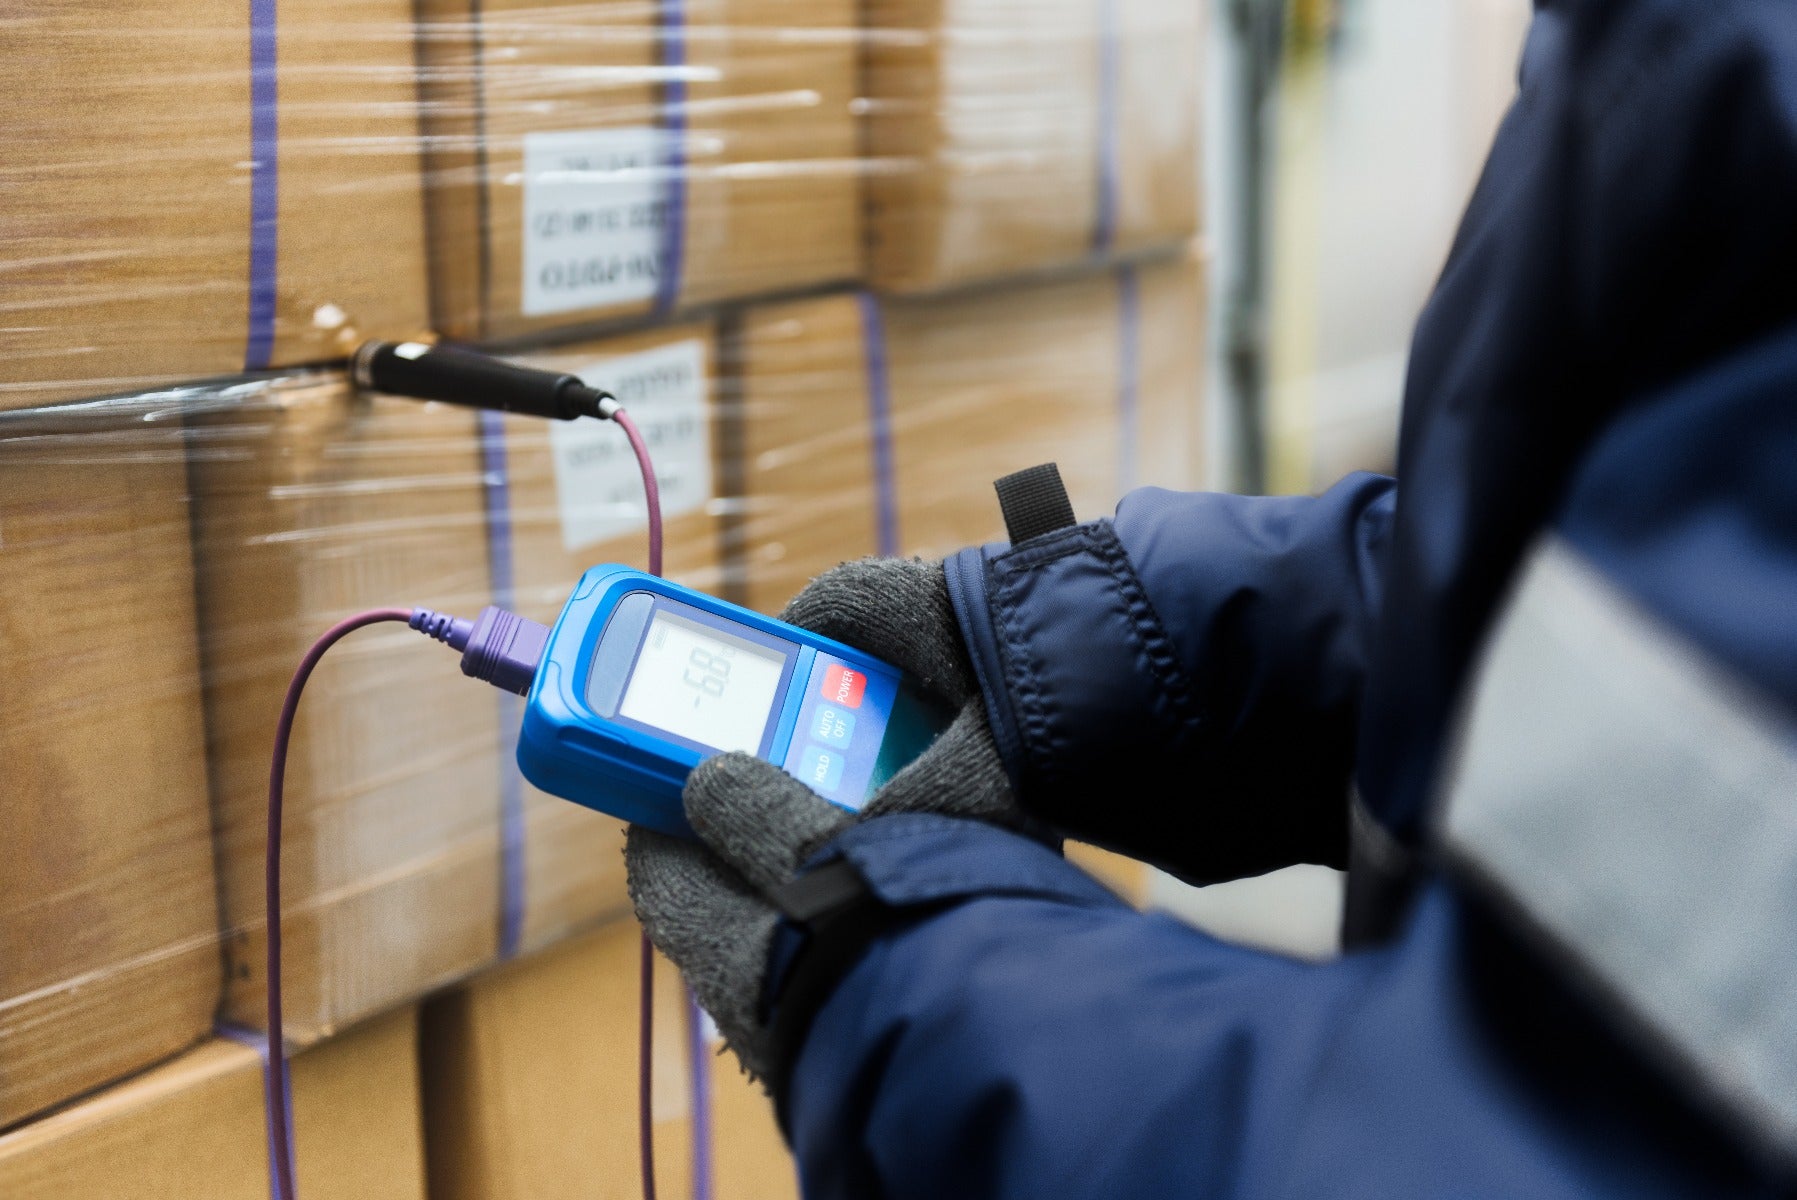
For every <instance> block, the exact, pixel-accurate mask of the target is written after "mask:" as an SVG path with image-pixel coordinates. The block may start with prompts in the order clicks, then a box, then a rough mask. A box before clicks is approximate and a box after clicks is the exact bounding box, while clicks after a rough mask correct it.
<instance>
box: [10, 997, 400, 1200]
mask: <svg viewBox="0 0 1797 1200" xmlns="http://www.w3.org/2000/svg"><path fill="white" fill-rule="evenodd" d="M416 1038H417V1018H416V1014H415V1013H414V1012H413V1011H412V1010H410V1009H408V1010H405V1011H403V1012H400V1013H396V1014H394V1015H391V1016H388V1017H384V1018H382V1019H381V1020H379V1021H376V1022H373V1023H372V1024H370V1025H367V1026H365V1027H363V1028H360V1029H357V1030H355V1031H354V1032H352V1033H349V1034H347V1035H346V1036H344V1037H343V1038H341V1039H340V1040H337V1041H333V1042H329V1043H327V1044H325V1045H323V1046H319V1047H317V1048H315V1049H312V1050H308V1051H307V1052H305V1053H304V1054H301V1055H298V1056H297V1057H295V1058H294V1059H293V1060H292V1064H291V1066H292V1075H291V1078H292V1084H293V1124H294V1138H295V1174H296V1176H297V1179H298V1182H299V1187H300V1189H301V1191H300V1194H301V1195H303V1196H305V1197H307V1200H364V1198H365V1197H370V1196H379V1197H381V1198H382V1200H424V1195H425V1189H424V1147H423V1139H422V1128H421V1122H420V1119H419V1108H418V1065H417V1057H416V1053H415V1048H416ZM263 1095H264V1093H263V1074H262V1062H261V1060H260V1059H259V1058H258V1057H257V1054H256V1051H254V1050H253V1049H251V1048H249V1047H248V1046H244V1045H240V1044H238V1043H236V1042H232V1041H225V1040H214V1041H210V1042H208V1043H206V1044H205V1045H204V1046H201V1047H200V1048H199V1049H196V1050H193V1051H190V1052H189V1053H187V1054H184V1055H182V1056H181V1057H179V1058H177V1059H175V1060H174V1061H173V1062H170V1063H167V1064H165V1065H163V1066H160V1067H157V1068H156V1069H154V1070H152V1071H149V1072H147V1073H146V1074H143V1075H140V1076H138V1077H137V1078H135V1079H133V1080H131V1081H130V1082H128V1083H123V1084H120V1085H119V1086H117V1087H114V1088H111V1089H109V1090H107V1091H105V1092H102V1093H100V1094H99V1095H97V1096H94V1097H93V1098H91V1099H89V1100H84V1101H82V1102H81V1103H80V1104H77V1105H75V1106H73V1107H71V1108H67V1109H64V1110H63V1111H61V1112H58V1113H55V1114H53V1115H51V1116H48V1117H45V1118H43V1119H42V1120H40V1121H37V1122H35V1123H33V1124H30V1125H26V1126H24V1127H22V1128H20V1129H17V1130H14V1131H13V1132H11V1133H8V1134H4V1135H0V1195H4V1196H6V1197H7V1200H91V1198H92V1197H98V1196H104V1197H106V1198H107V1200H167V1198H169V1197H176V1196H180V1197H206V1200H268V1195H269V1187H270V1183H269V1166H268V1123H267V1116H266V1109H265V1105H264V1099H263Z"/></svg>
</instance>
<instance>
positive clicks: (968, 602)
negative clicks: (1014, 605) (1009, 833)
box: [942, 542, 1023, 791]
mask: <svg viewBox="0 0 1797 1200" xmlns="http://www.w3.org/2000/svg"><path fill="white" fill-rule="evenodd" d="M1009 549H1010V546H1009V545H1007V544H1006V543H1003V542H998V543H993V544H991V545H987V546H969V547H968V548H967V549H965V550H962V551H960V552H959V553H956V554H953V555H950V556H949V557H948V558H946V559H944V560H943V563H942V570H943V574H944V575H946V576H947V578H948V599H949V603H950V604H951V605H953V606H954V610H955V620H956V621H957V622H959V623H960V626H961V640H962V641H963V642H965V643H966V644H967V656H968V658H969V659H970V660H972V662H973V674H974V678H975V679H977V680H978V681H979V685H980V696H981V698H982V699H984V700H985V703H986V723H987V724H988V725H990V726H991V727H992V740H993V742H994V743H995V744H996V745H997V746H998V757H999V761H1000V762H1002V763H1003V764H1004V768H1005V774H1006V775H1008V776H1010V779H1011V788H1012V790H1013V791H1016V790H1019V788H1020V785H1021V783H1022V780H1023V741H1022V738H1021V737H1020V736H1019V735H1018V732H1017V718H1016V714H1015V713H1014V712H1013V711H1012V708H1011V695H1010V693H1009V692H1007V691H1006V690H1005V686H1004V680H1005V672H1004V664H1003V662H1002V661H1001V660H1000V658H999V653H998V637H997V635H996V634H995V633H994V631H993V628H992V609H991V606H990V604H989V603H988V602H987V599H986V560H987V559H988V557H996V556H997V555H1000V554H1003V553H1004V552H1005V551H1007V550H1009Z"/></svg>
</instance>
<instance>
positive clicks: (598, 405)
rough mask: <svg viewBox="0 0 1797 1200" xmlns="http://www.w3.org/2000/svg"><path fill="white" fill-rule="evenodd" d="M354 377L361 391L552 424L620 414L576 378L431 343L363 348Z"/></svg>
mask: <svg viewBox="0 0 1797 1200" xmlns="http://www.w3.org/2000/svg"><path fill="white" fill-rule="evenodd" d="M351 371H352V373H353V374H354V376H355V380H356V384H357V386H359V387H363V388H367V389H370V390H372V391H377V392H385V393H387V394H388V395H390V396H409V397H411V398H412V399H414V400H440V401H442V402H443V403H445V404H459V405H461V406H462V407H464V408H485V409H491V410H493V411H495V412H509V413H521V414H523V415H524V416H528V417H543V418H546V419H548V420H551V421H572V420H574V419H575V418H576V417H597V418H599V419H600V420H609V419H610V418H611V417H612V416H613V414H615V413H616V412H617V411H618V401H617V399H616V398H615V397H614V396H613V395H612V394H611V393H610V392H608V391H605V390H604V389H603V388H596V387H589V386H588V385H587V384H586V383H584V382H582V381H581V380H580V378H579V377H578V376H574V375H568V374H564V373H561V372H557V371H541V370H538V369H537V368H535V367H525V366H520V365H519V364H517V363H513V362H507V361H506V360H505V359H503V358H494V357H492V356H491V355H487V354H477V353H475V352H474V351H472V350H459V349H453V348H451V347H447V346H433V345H431V344H430V343H428V342H363V343H362V345H361V347H360V348H358V349H357V350H356V357H355V360H354V362H353V364H352V366H351Z"/></svg>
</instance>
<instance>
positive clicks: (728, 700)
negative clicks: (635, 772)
mask: <svg viewBox="0 0 1797 1200" xmlns="http://www.w3.org/2000/svg"><path fill="white" fill-rule="evenodd" d="M785 665H786V655H784V654H782V653H780V652H779V651H778V650H774V649H772V648H770V647H767V646H762V645H757V644H756V643H754V642H751V641H749V640H748V639H746V638H739V637H734V636H732V635H730V634H728V633H725V632H724V631H722V630H719V629H714V628H711V627H709V626H706V625H701V624H700V623H699V622H697V621H693V620H690V619H688V618H686V617H684V616H681V615H679V614H677V613H674V612H670V611H668V610H667V609H662V610H660V611H658V612H657V613H656V614H655V617H654V619H653V620H652V621H651V622H650V624H649V630H648V633H647V634H646V636H645V637H644V639H643V647H642V650H641V652H640V653H639V654H638V655H637V660H636V667H635V669H634V670H633V671H632V672H631V676H630V682H629V684H628V685H626V687H625V689H624V700H623V703H622V704H621V705H620V706H619V708H618V713H619V715H620V716H624V717H628V718H629V719H631V720H633V721H641V722H642V723H643V724H645V725H651V726H654V727H655V728H657V729H664V730H666V731H667V732H669V733H672V734H674V735H676V736H678V737H683V738H688V739H690V740H692V741H695V742H698V743H700V744H701V745H705V746H710V747H711V748H712V749H714V750H719V751H730V750H743V751H747V752H748V753H750V754H753V753H755V752H756V751H757V750H759V749H760V748H761V743H762V736H763V734H764V733H765V731H766V729H767V724H768V720H769V719H770V718H771V717H772V716H773V712H774V705H775V702H776V701H777V700H778V699H779V696H778V692H779V688H780V676H781V672H782V670H783V669H784V667H785Z"/></svg>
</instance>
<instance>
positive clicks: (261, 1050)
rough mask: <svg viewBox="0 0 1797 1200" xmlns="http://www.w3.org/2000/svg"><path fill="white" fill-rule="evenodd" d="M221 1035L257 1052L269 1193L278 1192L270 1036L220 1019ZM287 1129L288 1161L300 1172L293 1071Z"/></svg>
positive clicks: (296, 1171) (289, 1082) (289, 1076)
mask: <svg viewBox="0 0 1797 1200" xmlns="http://www.w3.org/2000/svg"><path fill="white" fill-rule="evenodd" d="M214 1032H215V1033H217V1034H218V1036H219V1037H222V1038H224V1039H226V1040H227V1041H232V1042H236V1043H237V1044H238V1045H240V1046H248V1047H249V1048H250V1049H251V1050H254V1051H255V1052H256V1058H257V1061H259V1062H260V1063H261V1064H262V1092H263V1099H262V1112H263V1118H264V1124H265V1126H266V1129H267V1132H268V1194H269V1195H270V1196H273V1195H277V1194H278V1193H279V1191H280V1185H279V1182H278V1181H277V1180H276V1179H275V1137H276V1133H275V1106H274V1105H273V1104H272V1103H270V1101H272V1100H273V1099H274V1096H273V1094H272V1091H271V1089H272V1088H273V1087H274V1079H273V1077H272V1076H271V1075H270V1074H269V1072H268V1038H267V1037H266V1036H264V1035H263V1034H262V1033H260V1032H258V1031H257V1030H253V1029H245V1028H244V1027H243V1026H241V1025H229V1024H226V1023H224V1022H220V1023H219V1024H218V1026H217V1027H216V1028H215V1029H214ZM286 1107H287V1128H286V1129H285V1130H282V1131H281V1135H282V1136H284V1137H285V1138H286V1139H287V1161H288V1162H290V1163H292V1164H293V1167H294V1172H295V1173H296V1174H297V1173H298V1171H299V1159H298V1158H296V1157H294V1153H293V1074H292V1072H289V1073H288V1075H287V1105H286Z"/></svg>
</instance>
